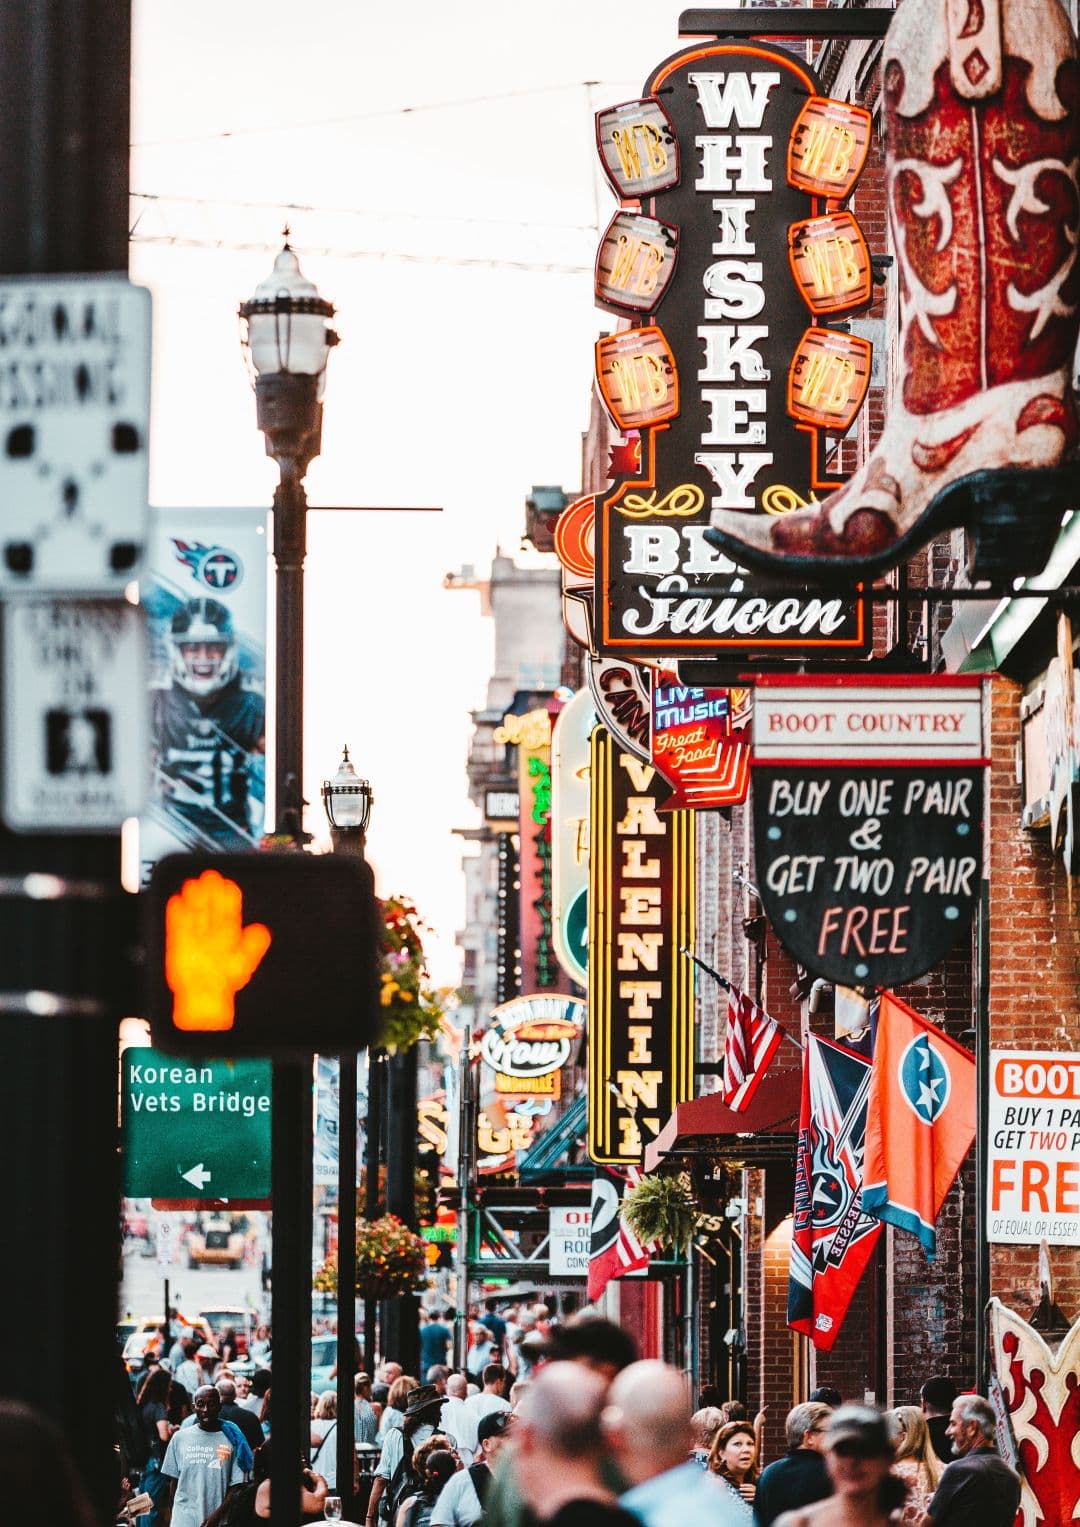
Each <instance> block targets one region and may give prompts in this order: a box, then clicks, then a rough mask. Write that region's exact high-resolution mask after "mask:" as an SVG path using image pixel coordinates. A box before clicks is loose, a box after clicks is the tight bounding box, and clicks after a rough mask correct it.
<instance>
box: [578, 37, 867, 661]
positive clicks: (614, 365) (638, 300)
mask: <svg viewBox="0 0 1080 1527" xmlns="http://www.w3.org/2000/svg"><path fill="white" fill-rule="evenodd" d="M647 90H648V92H649V94H648V96H647V97H646V99H645V100H643V101H638V102H633V103H630V104H628V105H624V106H620V107H615V108H614V109H612V110H610V111H605V112H601V113H600V114H599V116H598V117H597V135H598V142H599V148H600V154H601V158H602V161H603V163H604V167H605V170H606V171H607V174H608V177H609V179H610V180H611V182H612V184H613V185H614V186H615V188H616V190H617V193H618V194H619V195H620V197H621V198H622V200H623V205H624V211H623V212H621V213H619V214H618V215H616V217H615V218H614V219H613V220H612V222H611V224H610V225H609V227H608V229H607V232H606V233H605V235H604V239H603V242H602V244H601V250H600V254H599V257H598V260H597V280H596V293H597V300H598V301H599V302H600V304H601V305H602V306H604V307H607V308H609V309H610V310H611V311H613V312H617V313H621V314H623V315H626V314H632V315H633V318H632V324H633V326H632V327H631V328H629V329H626V330H624V331H622V332H619V333H617V334H614V335H611V336H608V337H606V338H603V339H601V340H600V341H599V342H598V344H597V355H596V367H597V382H598V386H599V388H600V392H601V395H602V397H603V399H604V403H605V406H606V407H607V409H608V412H609V413H610V415H611V417H612V419H613V420H614V422H615V424H616V425H617V426H618V427H619V428H620V429H621V430H623V431H624V432H627V431H631V430H637V431H640V432H641V451H640V466H639V468H638V471H637V473H636V475H633V476H630V475H627V476H623V477H622V478H621V479H620V480H619V481H617V483H616V486H615V488H614V489H613V490H612V492H610V493H609V494H608V495H607V496H606V498H603V499H601V500H598V505H597V522H596V588H597V598H596V612H597V631H596V637H597V642H598V646H599V649H600V650H601V651H602V652H605V653H609V654H622V655H623V656H627V657H630V656H644V657H647V656H650V655H652V656H671V657H677V656H680V655H692V654H693V653H695V652H697V653H700V652H703V651H707V652H715V651H718V650H724V649H730V648H737V649H740V650H741V651H744V652H745V651H747V650H750V651H753V652H758V651H761V652H765V651H770V650H775V651H778V652H779V653H781V654H782V653H783V652H784V651H786V650H790V651H793V652H798V653H799V654H800V655H801V656H805V655H806V654H807V653H808V652H812V651H813V650H814V649H815V648H822V649H825V650H827V651H836V650H837V649H840V650H846V651H848V652H858V651H861V650H864V648H865V645H866V642H867V635H868V633H867V630H866V622H865V611H864V608H863V606H862V604H861V602H859V601H857V600H854V599H852V598H850V597H839V596H837V597H834V596H833V595H831V594H825V595H819V594H817V593H814V592H807V593H803V592H801V591H799V590H797V589H795V590H791V589H785V590H780V591H777V590H776V589H775V588H770V587H768V586H767V585H764V584H755V583H754V581H753V579H752V578H751V577H749V576H748V575H747V574H746V573H745V570H743V569H741V568H740V567H738V566H737V565H736V563H735V562H734V561H732V560H730V559H729V558H728V557H727V556H726V555H725V554H724V553H723V552H721V551H718V550H717V549H716V548H715V547H713V546H710V545H709V544H708V543H707V541H706V539H705V533H706V531H707V530H708V529H709V525H710V517H711V515H712V514H713V512H714V511H716V510H718V509H732V510H743V511H759V512H765V513H767V514H773V515H781V514H784V513H786V512H788V511H791V510H793V509H797V508H798V507H800V506H801V505H804V504H807V503H812V502H813V501H815V499H816V498H817V497H818V495H819V494H821V493H823V492H828V491H829V490H830V489H832V488H834V487H837V486H839V482H840V479H839V478H837V477H835V476H834V475H833V474H831V472H830V471H829V469H828V466H827V455H828V451H829V448H830V445H831V443H834V442H835V440H836V438H837V437H839V436H840V435H842V434H843V433H844V432H845V431H846V430H847V429H848V427H849V426H850V425H851V423H852V422H853V420H854V418H855V416H856V414H857V412H858V410H859V407H860V406H861V404H862V401H863V398H864V396H865V393H866V388H867V384H868V381H869V375H870V362H871V354H870V346H869V344H868V343H867V341H865V340H863V339H861V338H859V337H858V336H855V335H851V334H848V333H845V332H844V331H843V330H842V329H838V328H835V327H830V324H831V323H833V322H835V321H836V320H837V319H843V318H846V317H848V316H850V314H851V313H853V312H855V311H857V310H859V309H860V308H863V307H865V306H866V304H867V303H868V302H869V300H870V257H869V253H868V251H867V247H866V243H865V240H864V239H863V236H862V233H861V232H860V230H859V226H858V224H857V222H856V221H855V219H854V217H853V216H852V215H851V214H850V212H847V211H845V210H843V208H842V205H841V204H842V203H843V201H844V200H845V198H846V197H847V196H848V195H849V194H850V192H851V190H852V188H853V187H854V185H855V182H856V180H857V179H858V176H859V173H860V170H861V168H862V164H863V161H864V159H865V156H866V152H867V149H868V146H869V140H870V118H869V114H868V113H867V112H865V111H863V110H862V109H861V108H859V107H854V106H849V105H847V104H846V103H844V102H841V101H831V100H829V99H828V98H826V97H824V96H822V94H821V91H820V87H819V85H818V82H817V80H816V78H815V77H814V75H813V74H812V72H811V71H810V70H809V69H808V68H807V67H806V65H805V64H803V63H801V62H799V61H798V60H797V59H795V58H793V57H792V56H791V55H790V54H788V53H785V52H783V51H781V50H780V49H777V48H770V47H768V46H765V45H763V44H753V45H742V46H735V45H728V44H721V43H716V44H711V45H707V46H701V47H695V48H692V49H690V50H689V51H687V52H684V53H680V54H678V55H676V56H675V57H674V58H672V59H669V60H668V61H667V62H666V63H664V64H662V65H661V66H660V68H659V69H657V71H656V72H655V74H654V75H653V76H652V78H651V80H650V81H649V83H648V86H647Z"/></svg>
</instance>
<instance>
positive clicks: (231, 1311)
mask: <svg viewBox="0 0 1080 1527" xmlns="http://www.w3.org/2000/svg"><path fill="white" fill-rule="evenodd" d="M199 1319H200V1320H205V1321H206V1323H207V1325H208V1326H209V1327H210V1329H211V1331H213V1333H214V1336H215V1337H216V1338H219V1337H222V1336H224V1335H225V1332H226V1331H232V1332H233V1333H234V1334H235V1336H236V1350H237V1352H238V1353H239V1354H240V1355H241V1356H245V1355H246V1354H247V1349H248V1338H249V1336H250V1335H251V1331H252V1318H251V1311H250V1310H244V1309H241V1308H240V1307H239V1306H235V1307H230V1306H229V1305H223V1304H222V1305H215V1306H214V1307H213V1308H212V1309H201V1310H200V1311H199Z"/></svg>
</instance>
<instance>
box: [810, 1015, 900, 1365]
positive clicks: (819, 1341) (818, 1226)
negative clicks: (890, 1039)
mask: <svg viewBox="0 0 1080 1527" xmlns="http://www.w3.org/2000/svg"><path fill="white" fill-rule="evenodd" d="M869 1091H870V1062H869V1061H868V1060H866V1059H864V1057H863V1056H861V1055H857V1054H856V1053H855V1051H854V1050H849V1049H848V1048H847V1047H846V1046H844V1045H840V1044H834V1043H833V1042H832V1041H831V1040H828V1039H819V1038H818V1037H817V1036H816V1035H813V1034H811V1035H810V1037H809V1039H808V1040H807V1044H806V1054H805V1056H804V1058H803V1091H802V1108H801V1110H800V1114H799V1139H798V1145H797V1147H796V1152H795V1216H794V1224H793V1226H792V1235H791V1267H790V1273H789V1279H788V1318H787V1323H788V1325H789V1326H790V1327H791V1329H792V1330H793V1331H798V1332H800V1333H801V1334H802V1335H803V1336H808V1337H809V1338H810V1340H811V1341H812V1342H813V1344H814V1346H815V1347H817V1348H818V1350H819V1351H822V1352H828V1351H829V1349H830V1348H831V1347H832V1345H833V1343H834V1342H835V1341H836V1338H837V1335H838V1334H839V1331H840V1327H841V1325H842V1324H843V1321H844V1317H845V1315H846V1314H847V1311H848V1307H849V1306H850V1304H851V1300H852V1296H853V1295H854V1293H855V1290H856V1288H857V1287H858V1284H859V1279H860V1278H861V1277H862V1275H863V1273H864V1272H865V1270H866V1264H867V1263H868V1262H869V1260H870V1254H871V1252H872V1251H873V1249H874V1247H875V1246H876V1244H877V1239H878V1236H879V1235H880V1234H881V1223H880V1221H879V1220H876V1219H871V1218H870V1216H869V1215H868V1214H864V1213H863V1210H862V1202H861V1200H862V1177H863V1143H864V1137H865V1132H866V1103H867V1097H868V1094H869Z"/></svg>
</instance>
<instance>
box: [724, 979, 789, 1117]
mask: <svg viewBox="0 0 1080 1527" xmlns="http://www.w3.org/2000/svg"><path fill="white" fill-rule="evenodd" d="M783 1037H784V1031H783V1029H782V1028H781V1027H780V1025H779V1024H778V1023H777V1022H776V1019H775V1018H770V1017H769V1015H768V1013H767V1012H766V1011H765V1009H764V1008H761V1007H758V1005H757V1003H756V1002H755V1001H754V1000H753V998H752V997H748V996H747V995H746V993H745V992H741V991H740V990H739V988H738V987H737V986H729V987H728V1004H727V1037H726V1039H725V1041H724V1102H725V1103H726V1104H727V1106H728V1107H729V1108H730V1109H732V1110H733V1111H734V1112H735V1113H742V1112H743V1110H744V1109H745V1108H746V1107H747V1106H748V1104H749V1102H750V1099H751V1098H752V1097H753V1096H754V1093H755V1092H756V1091H757V1090H758V1087H759V1086H760V1084H761V1078H762V1077H763V1076H764V1075H765V1068H766V1067H767V1066H768V1064H769V1062H770V1061H771V1060H772V1058H773V1056H774V1055H775V1054H776V1052H777V1050H778V1049H779V1047H780V1041H781V1039H783Z"/></svg>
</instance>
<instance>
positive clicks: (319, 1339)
mask: <svg viewBox="0 0 1080 1527" xmlns="http://www.w3.org/2000/svg"><path fill="white" fill-rule="evenodd" d="M336 1365H337V1337H336V1336H313V1337H312V1338H311V1389H312V1393H313V1394H321V1393H322V1391H323V1390H324V1389H332V1388H333V1387H334V1380H333V1379H332V1378H331V1376H330V1375H331V1373H332V1372H333V1370H334V1368H335V1366H336Z"/></svg>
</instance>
